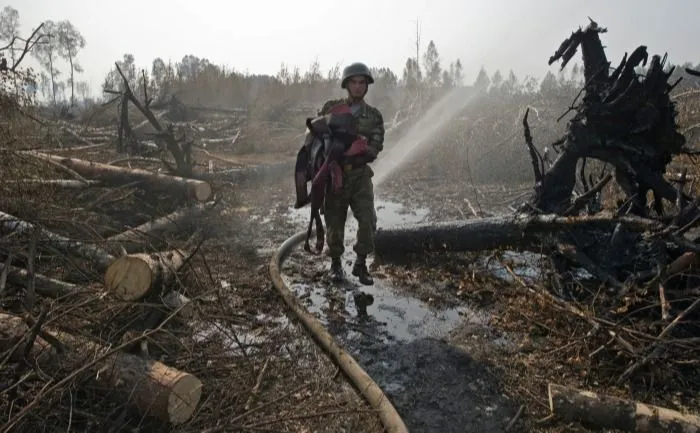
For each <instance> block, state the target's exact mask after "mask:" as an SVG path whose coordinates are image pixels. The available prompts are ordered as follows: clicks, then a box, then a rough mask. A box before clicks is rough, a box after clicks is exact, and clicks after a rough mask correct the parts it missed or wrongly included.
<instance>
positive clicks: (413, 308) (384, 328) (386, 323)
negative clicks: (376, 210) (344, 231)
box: [288, 263, 487, 341]
mask: <svg viewBox="0 0 700 433" xmlns="http://www.w3.org/2000/svg"><path fill="white" fill-rule="evenodd" d="M326 268H327V266H324V267H323V271H325V270H326ZM345 268H346V269H345V272H346V276H347V279H348V281H347V282H346V283H342V284H340V285H338V286H335V285H331V284H329V283H327V282H326V280H321V281H318V282H315V283H309V282H307V281H301V280H304V279H303V278H297V279H295V280H292V281H289V282H288V284H289V285H290V288H291V289H292V290H293V291H294V292H295V293H297V295H298V296H299V297H300V299H301V300H302V302H304V303H305V304H306V307H307V308H308V309H309V310H310V311H311V312H312V313H314V314H315V315H316V316H317V317H319V318H320V320H321V321H322V322H324V325H326V326H330V323H329V319H328V316H329V313H328V312H329V311H334V310H335V311H337V310H339V309H341V310H342V311H340V313H341V315H342V316H345V317H347V316H349V317H350V318H352V319H349V320H351V321H352V323H351V324H350V325H351V329H353V330H354V331H356V332H354V333H353V335H348V336H347V337H348V338H351V337H353V336H355V337H357V338H365V337H367V336H368V334H371V335H372V336H374V337H376V338H377V339H378V340H380V341H381V340H395V341H411V340H415V339H418V338H427V337H432V338H443V337H446V336H447V335H448V334H449V332H450V331H451V330H452V329H454V328H455V327H456V326H457V324H458V323H460V321H461V320H464V318H467V320H470V321H472V320H473V321H474V322H479V323H484V322H485V321H486V320H487V319H485V316H484V314H481V313H480V312H476V311H472V310H470V309H469V308H467V307H459V308H450V309H442V310H438V309H435V308H431V306H430V305H429V304H427V303H425V302H423V301H421V300H419V299H416V298H412V297H410V296H403V295H400V294H397V293H396V292H395V290H394V289H393V287H392V286H391V284H390V283H389V282H388V281H385V280H383V279H380V278H375V280H374V285H372V286H359V285H355V283H354V281H353V280H354V277H352V276H351V275H350V271H351V269H350V267H349V266H348V265H347V263H346V265H345ZM358 294H363V295H365V296H366V295H371V296H372V298H373V300H372V303H371V304H370V305H367V306H366V307H365V308H364V310H365V311H366V316H365V315H362V316H361V315H360V314H359V311H358V306H357V305H356V303H355V296H356V295H358ZM330 315H331V316H332V313H331V314H330ZM331 320H332V319H331ZM347 320H348V319H346V321H347ZM346 325H348V323H346Z"/></svg>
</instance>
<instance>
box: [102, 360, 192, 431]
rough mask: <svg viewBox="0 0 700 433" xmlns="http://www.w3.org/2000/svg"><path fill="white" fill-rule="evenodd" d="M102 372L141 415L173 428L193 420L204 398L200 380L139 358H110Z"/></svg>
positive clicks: (103, 364)
mask: <svg viewBox="0 0 700 433" xmlns="http://www.w3.org/2000/svg"><path fill="white" fill-rule="evenodd" d="M99 371H100V375H101V376H102V378H103V379H104V380H105V382H108V383H109V384H110V385H111V386H112V387H113V388H114V389H116V390H118V391H121V392H122V393H123V394H124V395H125V396H128V397H129V401H130V402H131V403H132V404H133V405H134V406H136V407H137V408H138V409H139V410H140V411H141V413H143V414H149V415H152V416H154V417H156V418H158V419H160V420H162V421H166V422H169V423H171V424H173V425H179V424H182V423H183V422H185V421H187V420H188V419H190V418H191V417H192V414H193V413H194V410H195V409H196V407H197V404H199V399H200V398H201V395H202V382H201V381H200V380H199V379H198V378H197V377H196V376H194V375H192V374H190V373H186V372H184V371H180V370H177V369H175V368H173V367H169V366H167V365H165V364H163V363H162V362H159V361H154V360H150V359H144V358H141V357H140V356H136V355H129V354H126V353H117V354H115V355H113V356H110V357H108V358H106V359H105V361H104V362H103V363H102V365H101V367H100V369H99Z"/></svg>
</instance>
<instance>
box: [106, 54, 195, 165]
mask: <svg viewBox="0 0 700 433" xmlns="http://www.w3.org/2000/svg"><path fill="white" fill-rule="evenodd" d="M115 65H116V68H117V72H119V75H121V77H122V80H123V82H124V89H125V90H124V99H125V100H124V102H123V106H126V105H127V104H126V102H127V101H126V100H128V101H131V103H132V104H134V106H135V107H136V108H137V109H138V110H139V111H140V112H141V113H142V114H143V115H144V116H145V117H146V119H148V121H149V122H150V123H151V125H152V126H153V128H155V130H156V131H157V132H158V136H157V137H158V138H161V139H163V140H164V141H165V145H166V148H167V149H168V151H169V152H170V154H171V155H172V156H173V159H174V160H175V167H171V166H170V164H168V163H167V162H166V161H163V163H164V164H165V165H166V166H167V167H168V169H169V170H170V172H171V173H172V174H175V175H178V176H182V177H191V176H192V168H193V166H194V161H193V160H192V143H191V142H189V141H186V140H177V139H176V138H175V135H174V134H173V129H172V127H171V126H169V127H167V128H163V127H162V126H161V124H160V122H158V119H157V118H156V116H155V115H154V114H153V112H152V111H151V109H150V108H149V105H150V102H151V101H150V99H149V98H148V95H147V94H146V95H144V96H145V100H144V103H143V104H142V103H141V101H139V99H138V98H137V97H136V95H134V93H133V91H132V90H131V87H130V86H129V81H128V80H127V79H126V77H125V76H124V74H123V73H122V70H121V69H120V68H119V64H118V63H115ZM143 86H144V89H147V88H148V83H147V82H146V80H145V76H144V83H143ZM127 124H128V122H127ZM132 134H133V132H132Z"/></svg>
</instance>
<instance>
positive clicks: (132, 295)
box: [105, 250, 185, 301]
mask: <svg viewBox="0 0 700 433" xmlns="http://www.w3.org/2000/svg"><path fill="white" fill-rule="evenodd" d="M184 262H185V256H184V254H183V253H182V252H181V251H178V250H171V251H163V252H159V253H152V254H145V253H141V254H131V255H128V256H123V257H120V258H118V259H116V260H115V261H114V262H112V264H111V265H110V266H109V267H108V268H107V271H106V272H105V288H106V289H107V291H109V292H111V293H114V295H115V296H117V297H118V298H120V299H121V300H124V301H136V300H139V299H141V298H143V297H145V296H146V295H149V294H150V293H151V292H153V293H155V292H157V291H158V290H160V289H162V286H163V285H164V284H167V282H168V281H170V280H171V279H172V277H173V275H174V274H175V272H177V270H178V269H179V268H180V267H181V266H182V265H183V263H184Z"/></svg>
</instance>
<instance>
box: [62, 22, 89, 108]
mask: <svg viewBox="0 0 700 433" xmlns="http://www.w3.org/2000/svg"><path fill="white" fill-rule="evenodd" d="M57 33H58V48H59V55H60V56H61V57H63V58H64V59H66V60H67V61H68V64H69V65H70V78H69V80H70V106H71V107H73V106H74V105H75V79H74V73H75V72H78V73H81V72H83V68H82V67H81V66H80V65H79V64H78V62H77V61H76V59H75V58H76V56H77V55H78V51H79V50H81V49H82V48H85V38H83V35H81V34H80V32H79V31H78V29H76V28H75V26H73V24H72V23H71V22H70V21H68V20H64V21H61V22H59V23H58V27H57Z"/></svg>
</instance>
